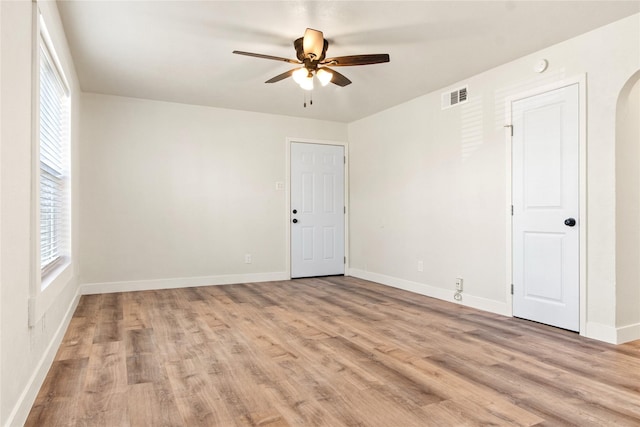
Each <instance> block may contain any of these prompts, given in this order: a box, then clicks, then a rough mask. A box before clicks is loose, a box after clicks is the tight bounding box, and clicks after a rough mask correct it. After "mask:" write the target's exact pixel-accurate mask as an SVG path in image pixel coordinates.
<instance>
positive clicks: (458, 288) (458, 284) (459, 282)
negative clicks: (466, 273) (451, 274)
mask: <svg viewBox="0 0 640 427" xmlns="http://www.w3.org/2000/svg"><path fill="white" fill-rule="evenodd" d="M456 291H457V292H462V279H461V278H459V277H458V278H457V279H456Z"/></svg>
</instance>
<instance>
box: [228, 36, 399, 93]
mask: <svg viewBox="0 0 640 427" xmlns="http://www.w3.org/2000/svg"><path fill="white" fill-rule="evenodd" d="M293 46H294V48H295V50H296V57H297V60H295V59H288V58H282V57H279V56H271V55H263V54H260V53H251V52H243V51H239V50H234V51H233V53H235V54H237V55H245V56H252V57H255V58H262V59H271V60H275V61H283V62H287V63H290V64H296V65H298V66H300V65H302V67H299V68H294V69H293V70H289V71H285V72H284V73H282V74H278V75H277V76H275V77H272V78H271V79H269V80H267V81H266V82H265V83H276V82H279V81H280V80H284V79H286V78H287V77H293V80H294V81H295V82H296V83H297V84H298V85H300V87H301V88H302V89H305V90H312V89H313V77H314V75H315V77H316V78H317V79H318V81H319V82H320V84H321V85H322V86H326V85H328V84H329V83H333V84H335V85H337V86H341V87H344V86H347V85H349V84H351V80H349V79H348V78H347V77H345V76H344V75H342V74H340V73H339V72H337V71H335V70H332V69H330V68H329V66H332V67H346V66H354V65H370V64H381V63H383V62H389V55H388V54H386V53H381V54H371V55H351V56H338V57H335V58H326V53H327V48H328V47H329V42H328V41H327V40H325V39H324V36H323V34H322V31H318V30H314V29H311V28H307V29H306V31H305V32H304V36H303V37H300V38H299V39H296V40H295V41H294V42H293Z"/></svg>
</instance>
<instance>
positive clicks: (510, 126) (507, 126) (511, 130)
mask: <svg viewBox="0 0 640 427" xmlns="http://www.w3.org/2000/svg"><path fill="white" fill-rule="evenodd" d="M504 127H506V128H509V132H511V136H513V125H504Z"/></svg>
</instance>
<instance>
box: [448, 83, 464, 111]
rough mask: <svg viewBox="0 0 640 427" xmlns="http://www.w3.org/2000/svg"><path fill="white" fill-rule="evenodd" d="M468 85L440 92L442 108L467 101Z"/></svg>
mask: <svg viewBox="0 0 640 427" xmlns="http://www.w3.org/2000/svg"><path fill="white" fill-rule="evenodd" d="M468 90H469V86H463V87H461V88H459V89H456V90H454V91H450V92H445V93H443V94H442V109H443V110H444V109H446V108H451V107H454V106H456V105H458V104H464V103H465V102H467V101H468V99H469V98H468Z"/></svg>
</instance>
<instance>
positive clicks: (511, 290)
mask: <svg viewBox="0 0 640 427" xmlns="http://www.w3.org/2000/svg"><path fill="white" fill-rule="evenodd" d="M511 295H513V283H512V284H511Z"/></svg>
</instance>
